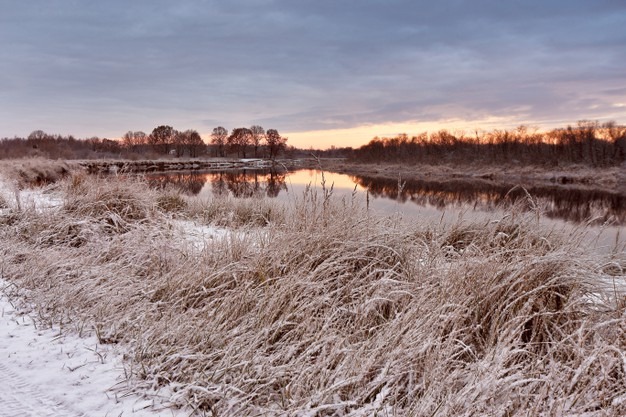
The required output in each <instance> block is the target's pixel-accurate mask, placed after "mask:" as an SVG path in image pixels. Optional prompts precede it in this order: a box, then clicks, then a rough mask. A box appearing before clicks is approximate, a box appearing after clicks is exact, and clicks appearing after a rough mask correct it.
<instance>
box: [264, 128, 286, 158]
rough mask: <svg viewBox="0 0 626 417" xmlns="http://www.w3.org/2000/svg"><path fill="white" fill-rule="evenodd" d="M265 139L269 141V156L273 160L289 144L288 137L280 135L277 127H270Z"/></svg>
mask: <svg viewBox="0 0 626 417" xmlns="http://www.w3.org/2000/svg"><path fill="white" fill-rule="evenodd" d="M265 140H266V141H267V148H268V151H269V156H270V159H272V160H273V159H274V158H276V157H277V156H278V154H279V153H280V152H281V151H284V150H285V148H286V146H287V138H285V137H282V136H280V134H279V133H278V130H276V129H268V131H267V133H266V135H265Z"/></svg>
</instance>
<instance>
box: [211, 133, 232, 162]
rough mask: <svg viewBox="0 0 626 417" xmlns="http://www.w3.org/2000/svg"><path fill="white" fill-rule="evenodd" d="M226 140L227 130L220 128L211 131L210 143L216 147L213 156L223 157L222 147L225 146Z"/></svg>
mask: <svg viewBox="0 0 626 417" xmlns="http://www.w3.org/2000/svg"><path fill="white" fill-rule="evenodd" d="M227 138H228V130H226V129H225V128H223V127H222V126H218V127H216V128H215V129H213V133H211V143H212V144H213V145H215V146H216V147H217V148H216V155H215V156H224V146H225V145H226V139H227Z"/></svg>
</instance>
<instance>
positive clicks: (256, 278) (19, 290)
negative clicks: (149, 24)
mask: <svg viewBox="0 0 626 417" xmlns="http://www.w3.org/2000/svg"><path fill="white" fill-rule="evenodd" d="M45 191H46V194H45V196H46V197H47V198H48V201H53V202H54V204H47V205H46V206H44V207H40V206H38V205H37V201H38V200H34V201H33V204H32V205H30V204H29V205H28V206H26V205H23V204H22V205H19V204H17V203H16V201H19V198H18V197H17V196H18V195H19V193H21V191H20V190H14V191H13V192H14V193H17V194H15V195H13V194H11V193H5V195H4V208H2V209H1V210H2V211H1V212H0V254H1V255H2V256H1V257H0V270H1V271H2V275H3V278H4V279H5V280H6V281H7V282H9V283H10V284H11V285H10V286H9V287H7V291H6V292H7V295H8V296H9V297H10V298H11V299H12V300H13V301H14V303H16V305H17V306H18V307H19V306H22V307H28V308H30V309H31V311H32V312H33V313H34V316H35V317H36V318H37V320H38V322H39V323H40V324H41V325H42V326H53V327H54V328H57V329H63V332H68V333H72V334H79V335H91V336H95V337H96V338H97V339H98V341H99V342H100V343H105V344H113V345H116V346H119V347H120V348H123V350H124V352H125V376H126V378H128V380H129V381H130V382H131V383H130V384H129V385H130V386H132V387H134V389H135V390H136V391H138V392H142V390H150V389H160V390H161V392H169V393H170V397H169V398H167V399H166V400H168V401H169V403H170V404H176V405H180V406H183V405H187V406H189V407H191V409H194V410H196V414H197V415H207V414H213V415H293V416H301V417H304V416H315V415H343V416H352V417H357V416H358V417H361V416H369V415H376V414H378V415H435V414H437V413H440V414H442V415H470V414H474V415H511V416H522V415H528V414H537V415H539V414H550V413H552V414H567V415H591V416H593V415H623V414H624V413H626V397H625V396H624V394H623V393H624V392H626V383H625V382H624V378H623V374H624V368H623V366H624V363H623V357H624V355H625V354H626V337H625V336H626V313H625V311H626V310H625V309H626V303H625V302H624V300H625V299H626V295H625V293H624V281H625V280H626V273H625V272H624V271H626V254H624V253H623V252H613V253H610V254H597V253H590V252H589V251H586V249H585V246H584V245H583V244H582V243H581V242H582V241H583V237H582V233H583V232H584V231H581V232H580V233H581V235H578V234H574V235H571V234H568V235H564V234H561V233H559V232H558V231H555V230H553V229H549V230H547V229H544V228H542V227H541V225H540V223H538V222H537V219H536V216H535V215H534V214H533V213H528V214H525V213H523V212H522V211H520V210H517V209H516V208H515V207H512V208H510V209H509V210H508V211H507V212H506V213H505V214H504V215H503V216H498V217H494V218H492V219H491V220H490V221H489V222H487V223H485V222H483V221H481V222H476V223H473V222H471V221H459V222H458V223H456V224H436V223H424V222H419V221H416V222H414V223H412V224H410V225H408V224H406V223H400V222H399V220H398V219H397V218H396V217H393V216H391V217H378V216H374V215H373V214H372V213H371V212H369V211H368V210H367V208H366V207H363V206H361V205H359V204H358V203H356V202H354V201H352V202H351V201H350V200H346V199H339V198H333V197H332V196H331V195H329V194H327V193H320V194H315V193H314V192H311V191H310V192H307V193H305V194H304V195H302V196H299V197H298V198H297V199H294V200H293V201H292V202H291V203H285V204H281V203H279V202H277V201H275V200H267V199H258V198H250V199H240V200H238V199H229V198H226V199H223V200H216V199H209V200H206V201H198V200H190V199H186V198H185V196H184V195H180V194H177V193H176V192H175V191H172V190H169V189H165V190H155V189H150V188H149V187H148V186H147V184H146V183H145V182H144V181H143V180H142V179H141V178H126V179H125V178H123V177H121V176H112V177H108V178H98V177H96V176H85V175H82V176H69V177H68V178H65V179H63V180H61V181H60V182H58V183H57V184H55V185H54V186H49V187H47V188H46V189H45ZM52 197H54V198H52ZM216 225H219V226H220V227H221V228H220V232H219V233H214V231H213V230H214V229H211V227H215V226H216ZM190 229H191V230H193V229H197V230H198V231H202V233H200V232H198V233H195V234H193V236H192V233H190ZM29 306H30V307H29Z"/></svg>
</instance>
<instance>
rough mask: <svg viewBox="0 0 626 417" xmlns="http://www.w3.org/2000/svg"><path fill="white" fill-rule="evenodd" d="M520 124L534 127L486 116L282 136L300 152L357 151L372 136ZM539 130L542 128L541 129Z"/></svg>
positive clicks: (554, 123) (557, 124)
mask: <svg viewBox="0 0 626 417" xmlns="http://www.w3.org/2000/svg"><path fill="white" fill-rule="evenodd" d="M565 124H566V122H563V121H550V122H548V123H542V125H541V126H538V127H540V128H542V129H544V128H552V127H562V126H564V125H565ZM520 125H526V126H529V127H534V126H536V125H535V124H534V123H529V122H526V121H524V120H523V119H520V118H517V117H495V116H491V117H486V118H484V119H480V120H462V119H450V120H440V121H436V122H402V123H382V124H370V125H362V126H357V127H353V128H346V129H329V130H314V131H307V132H286V133H282V132H281V134H282V135H283V136H286V137H287V138H289V140H288V142H287V144H288V145H291V146H295V147H297V148H301V149H308V148H310V147H312V148H313V149H328V148H330V147H331V146H335V147H337V148H341V147H347V146H351V147H353V148H358V147H360V146H362V145H365V144H367V143H368V142H369V141H370V140H372V139H373V138H374V137H376V136H378V137H381V138H382V137H394V136H397V135H399V134H401V133H406V134H407V135H408V136H414V135H418V134H420V133H424V132H428V133H434V132H437V131H439V130H443V129H445V130H448V131H449V132H451V133H455V132H459V131H464V132H465V133H466V134H471V133H473V132H474V131H475V130H479V131H492V130H495V129H514V128H516V127H518V126H520ZM540 130H541V129H540Z"/></svg>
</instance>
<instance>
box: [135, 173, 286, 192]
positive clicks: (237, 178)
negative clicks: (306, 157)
mask: <svg viewBox="0 0 626 417" xmlns="http://www.w3.org/2000/svg"><path fill="white" fill-rule="evenodd" d="M286 176H287V172H278V171H276V170H228V171H212V172H195V171H194V172H184V173H180V172H165V173H159V174H151V175H146V179H147V180H148V183H149V184H150V185H151V186H153V187H156V188H164V187H166V186H173V187H176V188H178V189H180V190H182V191H183V192H184V193H186V194H188V195H198V194H199V193H200V191H202V189H203V188H204V186H205V185H206V184H207V183H209V184H210V185H211V192H212V194H213V195H214V196H216V197H224V196H228V195H232V196H233V197H237V198H244V197H262V196H267V197H276V196H278V194H279V193H280V192H281V191H282V190H284V191H287V185H286V183H285V178H286Z"/></svg>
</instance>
